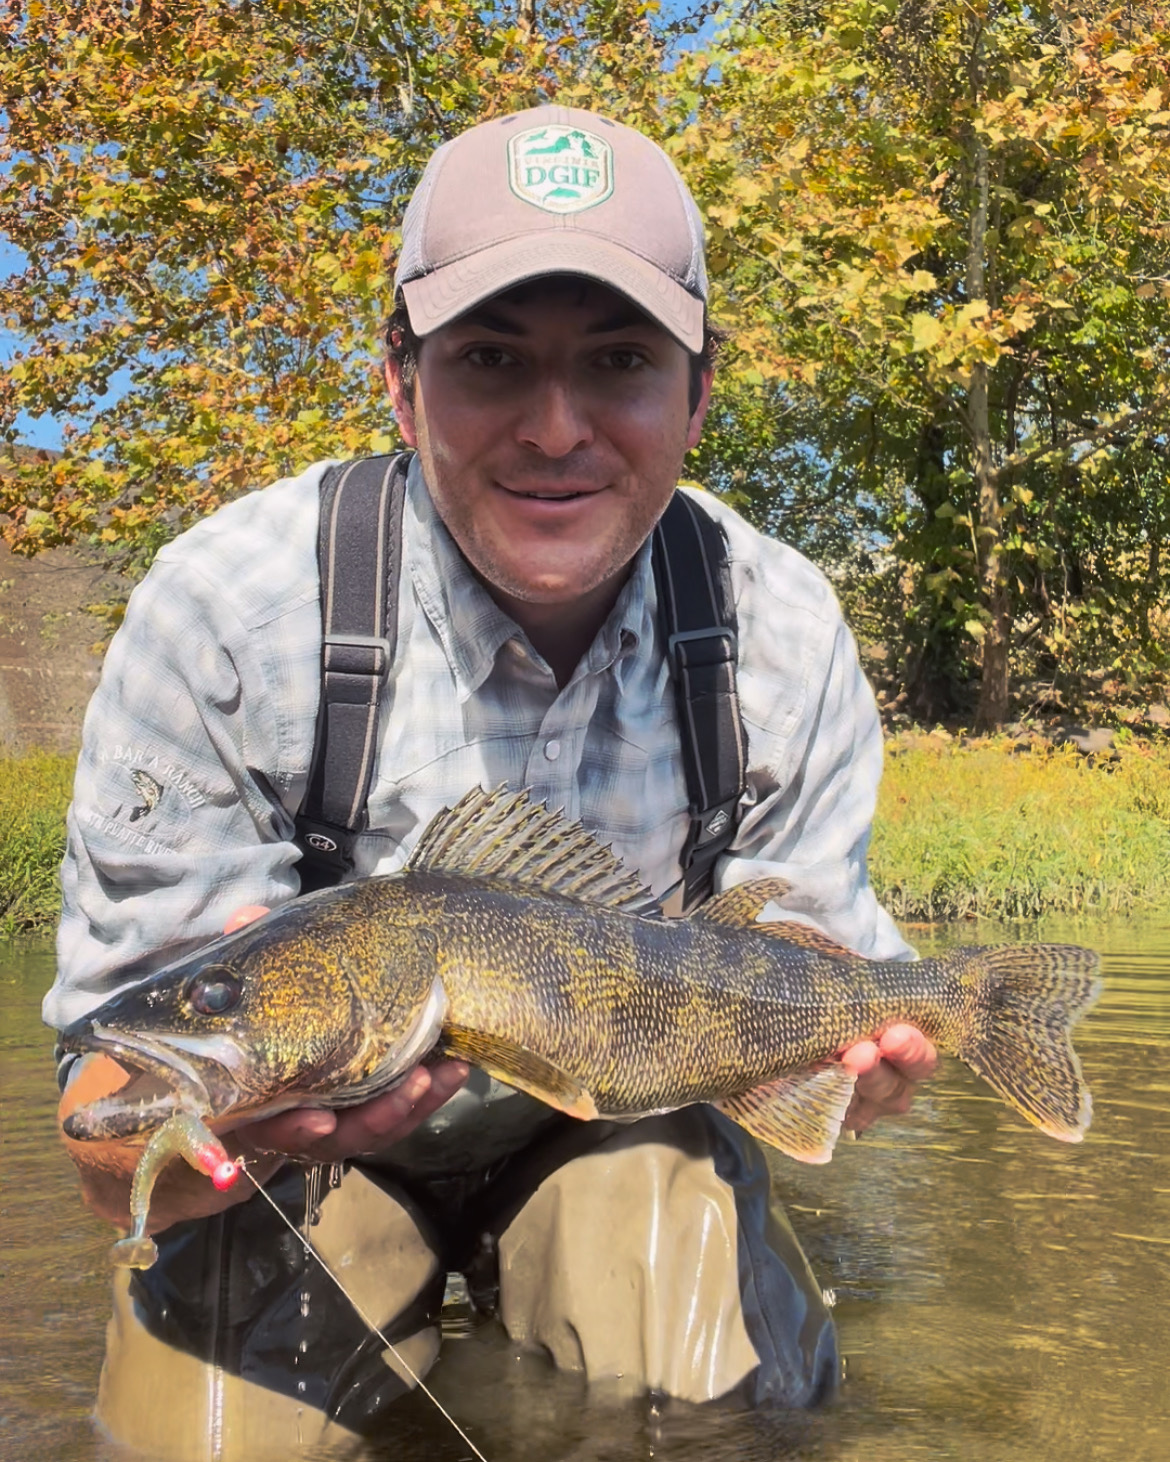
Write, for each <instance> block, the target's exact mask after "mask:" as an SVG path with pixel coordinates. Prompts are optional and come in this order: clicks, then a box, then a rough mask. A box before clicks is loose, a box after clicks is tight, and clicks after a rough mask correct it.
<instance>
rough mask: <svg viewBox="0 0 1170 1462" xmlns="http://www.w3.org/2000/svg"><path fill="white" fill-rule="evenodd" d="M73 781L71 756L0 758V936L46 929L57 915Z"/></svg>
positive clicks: (45, 753) (40, 753)
mask: <svg viewBox="0 0 1170 1462" xmlns="http://www.w3.org/2000/svg"><path fill="white" fill-rule="evenodd" d="M72 782H73V758H72V757H68V756H58V755H55V754H54V753H53V752H48V751H33V752H29V753H28V754H27V755H24V756H16V757H4V758H2V759H0V935H4V936H7V937H11V936H12V935H13V934H16V933H19V932H22V931H27V930H34V929H47V928H48V927H49V926H50V925H51V924H52V922H53V920H54V919H56V917H57V910H58V908H59V907H60V895H59V892H58V889H57V867H58V865H59V863H60V862H61V855H62V853H63V852H64V850H65V809H66V807H67V806H68V804H69V792H70V788H71V786H72Z"/></svg>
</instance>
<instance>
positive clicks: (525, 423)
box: [516, 376, 593, 457]
mask: <svg viewBox="0 0 1170 1462" xmlns="http://www.w3.org/2000/svg"><path fill="white" fill-rule="evenodd" d="M516 434H517V437H518V438H519V440H520V441H521V442H522V443H523V444H524V446H526V447H533V448H535V449H536V451H538V452H540V453H541V454H542V455H543V456H545V457H567V456H568V455H569V454H570V453H571V452H575V451H577V450H578V449H579V448H581V447H585V446H588V445H589V443H590V442H591V441H592V440H593V428H592V425H591V424H590V420H589V416H588V413H587V412H586V410H585V406H584V403H583V401H582V400H581V398H580V396H579V394H578V393H577V392H575V391H574V389H573V387H572V385H571V384H570V383H569V382H567V381H565V380H563V379H560V378H558V377H556V376H549V377H546V378H545V379H544V380H542V381H540V382H539V383H538V384H537V385H536V386H535V388H534V389H533V391H532V393H531V395H530V396H528V398H527V399H526V400H525V403H524V407H523V409H522V411H521V413H520V419H519V422H518V423H517V433H516Z"/></svg>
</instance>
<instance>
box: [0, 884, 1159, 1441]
mask: <svg viewBox="0 0 1170 1462" xmlns="http://www.w3.org/2000/svg"><path fill="white" fill-rule="evenodd" d="M1005 933H1006V937H1008V938H1012V939H1018V938H1021V937H1028V938H1034V937H1037V931H1036V930H1035V929H1029V930H1027V931H1026V932H1021V931H1020V930H1011V931H1003V930H997V929H995V928H992V927H988V926H980V927H978V929H976V930H975V931H974V932H973V931H972V928H971V927H970V926H967V927H965V928H963V929H960V930H957V931H956V930H949V929H943V930H937V931H926V932H923V931H913V935H914V937H916V938H917V940H918V944H919V948H920V949H921V951H922V952H923V953H933V952H936V951H937V950H939V949H940V948H942V947H945V946H946V945H947V944H952V943H955V942H960V941H969V942H980V943H985V942H990V941H992V940H993V939H996V938H1001V937H1004V936H1005ZM1039 937H1043V938H1055V939H1071V940H1075V941H1076V942H1078V943H1084V944H1090V945H1093V946H1095V947H1096V948H1098V949H1100V950H1101V951H1102V953H1103V954H1104V956H1105V973H1106V991H1105V995H1104V997H1103V999H1102V1001H1101V1003H1100V1005H1099V1006H1098V1007H1097V1009H1096V1010H1095V1011H1094V1013H1093V1014H1092V1015H1091V1016H1090V1017H1089V1018H1088V1019H1087V1021H1086V1022H1085V1023H1084V1024H1083V1025H1082V1026H1081V1027H1080V1030H1079V1034H1078V1038H1077V1046H1078V1049H1079V1050H1080V1052H1081V1054H1082V1059H1083V1063H1084V1068H1085V1074H1086V1076H1087V1078H1088V1080H1089V1083H1090V1085H1091V1087H1092V1090H1093V1098H1094V1122H1093V1128H1092V1131H1091V1132H1090V1134H1089V1137H1088V1139H1087V1141H1086V1142H1085V1143H1084V1144H1083V1145H1081V1146H1067V1145H1065V1144H1062V1143H1056V1142H1052V1141H1050V1140H1049V1139H1047V1138H1045V1137H1043V1136H1041V1135H1040V1134H1038V1133H1036V1132H1034V1131H1033V1130H1032V1129H1031V1128H1028V1127H1027V1126H1026V1125H1025V1124H1024V1123H1023V1122H1022V1121H1021V1120H1020V1119H1018V1118H1017V1117H1015V1116H1014V1115H1013V1114H1012V1113H1011V1112H1009V1111H1008V1110H1007V1109H1006V1108H1004V1107H1003V1106H1002V1105H1001V1104H1000V1103H999V1101H998V1100H997V1099H996V1098H994V1097H993V1096H992V1095H991V1093H990V1092H989V1091H988V1090H987V1088H986V1087H983V1086H981V1084H980V1083H979V1082H978V1081H977V1079H976V1078H974V1077H973V1076H970V1075H969V1074H968V1073H967V1072H966V1070H965V1069H964V1068H962V1067H960V1066H959V1065H958V1063H956V1062H953V1061H948V1062H946V1063H945V1064H944V1069H943V1072H942V1074H941V1075H940V1077H939V1078H938V1079H936V1080H935V1081H934V1082H932V1083H931V1084H930V1086H929V1087H928V1089H927V1090H926V1092H925V1094H924V1095H922V1096H921V1097H920V1098H919V1100H918V1101H917V1103H916V1105H915V1109H914V1112H913V1113H912V1114H911V1116H909V1117H907V1118H905V1119H902V1120H900V1121H898V1122H887V1123H884V1124H882V1125H881V1126H880V1127H879V1129H878V1130H877V1131H876V1132H874V1133H870V1134H867V1135H866V1136H865V1137H864V1138H863V1139H862V1140H860V1141H858V1142H856V1143H852V1144H848V1145H845V1144H843V1145H842V1146H841V1147H840V1148H839V1149H838V1152H837V1155H836V1158H835V1160H834V1161H833V1162H832V1163H831V1164H830V1165H829V1166H827V1167H824V1168H805V1167H802V1166H800V1165H799V1164H795V1163H791V1162H788V1161H786V1160H785V1159H783V1158H779V1159H777V1162H776V1164H775V1174H776V1178H777V1185H778V1188H779V1190H780V1191H781V1193H782V1194H783V1196H784V1198H785V1200H786V1202H787V1203H788V1206H789V1212H790V1214H791V1217H792V1220H793V1223H794V1225H795V1227H796V1229H797V1231H798V1233H800V1235H801V1237H802V1238H803V1240H804V1242H805V1246H806V1249H807V1251H808V1254H809V1257H810V1259H811V1260H812V1263H813V1267H814V1269H815V1270H816V1272H817V1274H818V1276H819V1277H820V1279H821V1282H822V1283H823V1285H824V1286H825V1287H826V1289H828V1290H831V1291H832V1293H833V1295H834V1296H835V1298H836V1317H837V1322H838V1326H839V1331H840V1338H841V1347H842V1351H843V1353H844V1356H845V1364H846V1377H845V1383H844V1386H843V1388H842V1393H841V1398H840V1400H839V1401H838V1402H837V1404H836V1405H834V1406H833V1407H831V1408H829V1409H827V1410H825V1411H824V1412H822V1413H820V1414H818V1415H814V1416H808V1417H803V1416H796V1417H793V1416H785V1415H776V1414H767V1413H755V1414H752V1413H746V1412H742V1411H735V1410H732V1409H730V1408H728V1407H725V1406H719V1405H716V1406H713V1407H706V1408H690V1407H681V1406H671V1405H667V1406H664V1407H661V1408H659V1407H655V1406H652V1405H650V1404H649V1403H638V1404H633V1403H624V1404H618V1403H610V1402H607V1401H606V1400H605V1399H604V1398H599V1397H597V1396H593V1397H587V1396H586V1395H585V1392H584V1388H583V1387H581V1386H580V1385H579V1383H578V1382H577V1381H576V1380H575V1379H574V1378H573V1377H571V1376H563V1375H561V1376H558V1375H555V1374H553V1373H552V1372H551V1371H550V1370H549V1369H548V1367H547V1366H545V1364H544V1363H543V1362H542V1361H541V1359H540V1358H539V1357H520V1358H517V1357H516V1356H515V1355H514V1354H513V1353H512V1350H511V1348H510V1347H509V1345H508V1344H507V1342H506V1340H504V1339H503V1338H502V1337H501V1335H500V1333H499V1332H498V1331H497V1329H496V1327H495V1325H494V1324H493V1323H490V1322H489V1323H486V1324H480V1325H474V1324H470V1323H468V1322H467V1321H466V1320H465V1319H463V1318H461V1317H460V1315H459V1314H458V1313H453V1314H452V1315H451V1317H450V1323H449V1325H448V1327H447V1328H448V1331H449V1336H450V1339H449V1343H448V1344H447V1345H445V1347H444V1356H443V1359H442V1360H441V1361H440V1363H439V1365H438V1366H437V1367H436V1369H435V1370H434V1371H433V1372H432V1376H431V1382H432V1384H433V1386H434V1389H435V1391H436V1392H437V1393H438V1394H439V1395H440V1396H441V1398H442V1399H443V1401H444V1402H445V1404H446V1405H447V1406H448V1408H449V1409H450V1410H451V1411H452V1412H453V1413H454V1414H455V1415H456V1416H457V1417H458V1418H459V1420H460V1421H461V1422H462V1423H463V1424H464V1425H465V1426H467V1427H468V1429H469V1431H470V1432H471V1435H472V1436H473V1437H474V1438H475V1440H476V1442H477V1444H478V1446H479V1447H480V1448H481V1449H482V1450H483V1452H484V1453H485V1454H486V1456H487V1457H488V1458H489V1459H491V1462H505V1459H507V1462H538V1459H539V1462H554V1459H555V1462H593V1459H596V1462H609V1459H613V1462H617V1459H642V1458H647V1459H649V1458H656V1459H667V1462H683V1459H686V1462H691V1459H695V1462H698V1459H700V1458H703V1459H710V1458H719V1459H726V1462H764V1459H769V1462H770V1459H777V1462H779V1459H789V1458H791V1459H796V1458H800V1459H805V1462H860V1459H862V1458H864V1459H866V1462H914V1459H923V1462H942V1459H950V1458H954V1459H962V1462H1017V1459H1018V1462H1024V1459H1027V1462H1049V1459H1051V1462H1056V1459H1060V1462H1066V1459H1070V1458H1075V1459H1077V1462H1096V1459H1100V1462H1116V1459H1121V1458H1125V1459H1133V1462H1170V1382H1168V1381H1167V1378H1166V1368H1167V1359H1166V1358H1167V1355H1168V1354H1170V913H1168V914H1167V915H1165V916H1162V917H1161V918H1158V917H1147V918H1144V919H1141V920H1131V921H1124V922H1113V923H1109V924H1104V925H1099V926H1094V925H1085V924H1079V925H1077V926H1076V927H1075V928H1070V927H1068V926H1059V925H1057V924H1055V923H1051V922H1050V923H1047V924H1045V925H1043V926H1042V927H1041V929H1040V930H1039ZM50 977H51V956H50V955H49V953H48V951H47V949H45V948H38V947H32V946H16V947H14V946H0V1295H2V1297H3V1299H2V1304H0V1458H3V1459H6V1462H7V1459H13V1462H16V1459H20V1462H25V1459H53V1462H114V1459H116V1458H119V1457H120V1456H121V1455H122V1454H121V1453H119V1452H118V1451H117V1450H116V1449H114V1448H112V1447H111V1446H110V1445H109V1444H108V1443H105V1442H102V1441H101V1440H100V1439H99V1438H98V1436H97V1435H96V1432H95V1430H94V1427H93V1424H92V1422H91V1420H90V1413H91V1409H92V1405H93V1398H94V1393H95V1388H96V1384H97V1377H98V1371H99V1369H100V1365H101V1357H102V1347H103V1341H104V1335H103V1332H104V1326H105V1318H106V1309H107V1286H108V1282H109V1269H108V1263H107V1257H106V1255H107V1251H108V1247H109V1240H110V1234H109V1231H108V1230H107V1229H106V1227H105V1225H103V1224H101V1223H99V1222H98V1221H97V1220H96V1219H93V1218H92V1217H90V1215H89V1214H88V1213H87V1212H86V1211H85V1210H84V1209H83V1208H82V1206H81V1203H80V1201H79V1199H78V1197H77V1191H76V1184H75V1181H74V1177H73V1170H72V1167H71V1165H70V1163H69V1161H68V1159H67V1158H66V1157H65V1156H64V1154H63V1152H62V1151H61V1149H60V1148H59V1147H58V1146H57V1143H56V1141H55V1136H54V1123H53V1113H54V1106H55V1091H54V1087H53V1082H52V1077H51V1062H50V1048H51V1045H52V1037H51V1035H50V1033H49V1032H48V1031H46V1030H44V1029H43V1028H42V1027H41V1026H40V1024H39V1019H38V1007H39V1002H40V996H41V993H42V992H43V990H44V988H45V987H46V985H47V984H48V982H49V980H50ZM400 1406H401V1407H402V1412H401V1416H400V1424H399V1425H398V1426H396V1429H395V1436H394V1440H393V1442H392V1443H386V1444H382V1445H371V1446H369V1447H367V1448H366V1449H365V1450H364V1451H363V1452H362V1453H361V1454H360V1455H361V1456H362V1458H363V1459H369V1462H377V1459H382V1458H387V1459H389V1458H391V1457H394V1458H400V1459H413V1458H417V1459H419V1462H422V1459H426V1462H444V1459H447V1458H450V1459H452V1462H454V1459H456V1458H460V1457H466V1456H469V1455H470V1454H469V1453H468V1451H467V1449H466V1448H465V1447H464V1446H463V1445H462V1444H461V1443H460V1442H459V1440H458V1438H457V1437H456V1436H455V1435H454V1433H452V1432H450V1431H449V1430H448V1429H447V1427H446V1424H445V1423H443V1422H442V1420H441V1419H440V1418H438V1416H437V1415H436V1414H434V1413H432V1412H431V1411H430V1409H429V1407H428V1405H427V1403H425V1401H424V1400H423V1399H422V1398H420V1397H417V1396H416V1397H410V1398H407V1400H406V1401H404V1402H403V1403H400ZM290 1462H291V1459H290Z"/></svg>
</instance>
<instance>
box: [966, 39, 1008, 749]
mask: <svg viewBox="0 0 1170 1462" xmlns="http://www.w3.org/2000/svg"><path fill="white" fill-rule="evenodd" d="M980 46H981V38H980V36H979V34H978V33H977V34H976V36H975V41H974V45H973V47H972V51H971V90H972V94H973V99H977V98H978V97H979V96H980V95H981V93H982V91H983V64H982V58H981V55H980ZM971 146H972V159H971V161H972V169H971V172H972V190H971V193H972V197H971V203H972V207H971V232H970V235H969V237H968V242H967V278H966V288H967V298H968V299H969V300H983V299H986V298H987V223H988V216H987V215H988V200H989V193H990V186H989V183H990V177H989V174H990V160H989V158H988V153H987V144H986V142H984V141H983V139H982V138H981V137H980V136H979V135H978V133H976V132H975V131H974V130H972V133H971ZM967 423H968V429H969V431H970V433H971V469H972V476H973V477H974V479H975V492H976V495H977V497H978V501H979V528H978V548H979V600H980V605H981V607H982V608H983V609H984V611H985V612H986V619H985V622H984V634H983V640H982V656H981V665H980V670H981V675H980V683H979V705H978V708H977V710H976V712H975V725H976V729H977V730H979V731H995V730H998V728H999V727H1000V726H1002V725H1003V723H1004V721H1005V720H1007V708H1008V639H1009V634H1010V630H1011V609H1010V604H1009V601H1008V595H1007V586H1006V584H1005V583H1004V578H1003V563H1002V560H1003V504H1002V503H1001V502H1000V497H999V483H998V479H997V477H996V472H995V462H994V459H993V454H992V447H991V404H990V399H989V390H988V369H987V366H986V365H984V364H982V363H980V364H979V365H976V366H975V367H974V368H973V370H972V372H971V385H970V387H969V388H968V391H967Z"/></svg>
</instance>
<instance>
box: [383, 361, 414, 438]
mask: <svg viewBox="0 0 1170 1462" xmlns="http://www.w3.org/2000/svg"><path fill="white" fill-rule="evenodd" d="M382 370H383V374H384V375H385V377H386V389H387V391H389V392H390V400H391V401H392V402H393V403H394V415H395V417H396V418H397V419H398V430H399V431H400V432H401V433H402V440H403V441H404V442H405V443H406V445H407V446H408V447H417V446H418V433H417V431H416V430H415V425H414V402H413V401H412V400H411V399H410V397H409V396H408V395H407V393H406V388H405V387H404V386H403V384H402V368H401V366H400V365H399V364H398V362H397V361H396V360H394V359H392V358H391V357H390V356H387V358H386V362H385V364H384V365H383V367H382Z"/></svg>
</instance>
